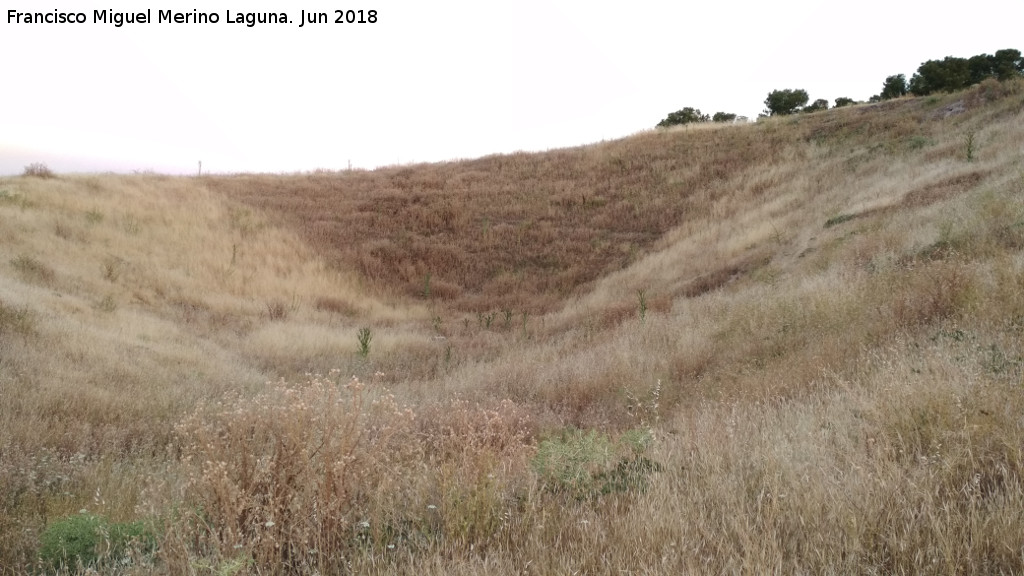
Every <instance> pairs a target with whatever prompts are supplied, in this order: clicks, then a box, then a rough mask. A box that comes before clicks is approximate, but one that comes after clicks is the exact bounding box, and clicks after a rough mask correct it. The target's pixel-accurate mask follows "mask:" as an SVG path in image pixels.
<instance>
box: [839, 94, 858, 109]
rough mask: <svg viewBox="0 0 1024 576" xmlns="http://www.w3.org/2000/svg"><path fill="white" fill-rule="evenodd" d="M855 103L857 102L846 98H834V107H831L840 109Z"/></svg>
mask: <svg viewBox="0 0 1024 576" xmlns="http://www.w3.org/2000/svg"><path fill="white" fill-rule="evenodd" d="M856 103H857V101H856V100H854V99H853V98H847V97H846V96H840V97H839V98H836V105H835V106H833V108H842V107H843V106H850V105H851V104H856Z"/></svg>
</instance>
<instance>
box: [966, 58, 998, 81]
mask: <svg viewBox="0 0 1024 576" xmlns="http://www.w3.org/2000/svg"><path fill="white" fill-rule="evenodd" d="M994 64H995V57H994V56H992V55H991V54H978V55H977V56H971V57H970V58H968V59H967V74H968V77H969V80H968V81H967V85H968V86H970V85H972V84H978V83H980V82H981V81H982V80H984V79H986V78H991V77H993V76H995V73H994V72H993V65H994Z"/></svg>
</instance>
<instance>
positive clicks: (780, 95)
mask: <svg viewBox="0 0 1024 576" xmlns="http://www.w3.org/2000/svg"><path fill="white" fill-rule="evenodd" d="M809 99H810V96H808V95H807V91H806V90H799V89H798V90H791V89H788V88H787V89H785V90H773V91H771V92H769V93H768V98H765V101H764V105H765V106H766V108H765V113H767V114H768V115H769V116H786V115H787V114H793V113H794V112H799V111H800V107H801V106H804V105H806V104H807V101H808V100H809Z"/></svg>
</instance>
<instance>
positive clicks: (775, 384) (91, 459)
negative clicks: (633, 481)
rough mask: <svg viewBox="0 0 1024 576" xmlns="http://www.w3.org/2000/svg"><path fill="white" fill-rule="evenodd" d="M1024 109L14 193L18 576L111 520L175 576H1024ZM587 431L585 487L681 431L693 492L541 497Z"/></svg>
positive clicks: (660, 463)
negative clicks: (349, 574)
mask: <svg viewBox="0 0 1024 576" xmlns="http://www.w3.org/2000/svg"><path fill="white" fill-rule="evenodd" d="M1022 98H1024V88H1022V86H1021V84H1020V83H1017V84H1006V85H1002V86H998V85H995V86H993V85H991V84H986V85H984V86H981V87H977V88H975V89H973V90H972V91H970V92H968V93H965V94H957V95H950V96H947V97H939V98H930V99H904V100H899V101H892V102H887V103H884V104H879V105H872V106H858V107H851V108H845V109H840V110H834V111H829V112H826V113H819V114H813V115H805V116H798V117H791V118H782V119H771V120H768V121H765V122H761V123H758V124H756V125H749V126H726V127H701V128H696V129H683V130H675V131H668V132H654V133H645V134H640V135H637V136H634V137H631V138H627V139H623V140H619V141H614V142H608V143H603V144H600V145H594V146H588V147H581V148H577V149H571V150H560V151H552V152H549V153H545V154H537V155H527V154H513V155H507V156H495V157H489V158H483V159H479V160H473V161H466V162H457V163H448V164H439V165H424V166H413V167H402V168H392V169H382V170H377V171H373V172H354V173H338V174H312V175H302V176H234V177H214V178H204V179H203V180H201V181H196V180H193V179H183V178H164V177H158V176H134V177H127V176H124V177H119V176H80V177H62V178H59V179H56V180H46V181H43V180H36V179H26V178H16V179H8V180H4V181H0V245H2V246H3V247H4V254H5V255H9V256H7V257H6V258H5V259H4V261H3V262H0V391H2V392H0V394H2V398H0V400H2V401H0V494H3V495H4V496H3V498H4V500H3V501H2V502H0V505H2V506H3V508H4V510H3V514H0V541H2V542H3V544H0V566H5V567H6V566H25V565H27V563H30V562H32V561H33V558H34V556H35V550H36V548H37V546H38V535H39V531H40V530H41V529H42V527H43V526H45V524H46V523H47V522H49V521H52V520H54V519H57V518H60V517H61V516H63V515H65V514H70V513H74V512H76V511H77V510H79V509H81V508H83V507H85V508H88V509H90V510H92V511H94V512H97V513H101V514H105V515H107V516H109V517H111V518H113V519H116V520H128V519H133V518H138V517H144V518H159V519H161V520H160V522H161V526H162V528H161V530H162V532H161V534H162V536H161V544H162V546H161V549H160V550H161V552H160V555H159V558H158V560H157V567H163V569H165V570H167V571H171V572H181V571H183V570H189V569H190V570H192V571H198V572H202V570H203V568H202V567H203V566H207V567H209V570H211V571H215V568H216V569H222V570H226V569H227V568H229V567H230V566H232V565H233V564H232V563H233V562H236V561H238V562H241V561H240V560H239V559H240V558H244V557H246V556H249V557H251V558H253V559H254V562H252V563H250V564H248V566H249V568H248V569H249V570H253V571H256V570H262V571H266V570H267V569H268V568H279V567H280V566H281V565H282V563H283V562H284V563H289V564H290V565H291V566H293V567H295V569H296V570H300V571H301V570H309V569H310V567H312V566H319V567H320V568H321V569H323V570H327V571H336V570H337V569H339V567H340V566H341V565H340V564H338V562H340V560H339V559H338V555H339V554H342V553H343V554H345V555H346V557H347V558H348V561H350V562H355V565H354V567H353V569H355V570H357V571H372V570H385V571H386V570H389V569H391V570H393V569H395V568H396V566H397V567H398V568H401V569H404V570H405V569H407V570H412V569H413V567H417V569H419V570H421V571H423V570H425V571H427V572H436V573H453V572H455V573H481V572H486V571H490V572H495V573H508V572H510V571H515V570H524V571H526V572H534V573H551V572H563V571H565V572H569V571H583V572H586V573H613V572H617V570H618V569H619V568H624V569H632V570H637V571H647V572H671V573H678V572H679V571H681V570H690V571H702V572H715V573H718V572H721V571H763V570H774V569H778V570H782V571H785V572H794V571H811V572H828V571H834V572H851V571H856V572H864V571H877V572H906V573H909V572H920V571H936V572H948V571H956V572H976V573H990V572H992V571H997V570H999V569H1003V570H1006V571H1013V572H1018V571H1021V570H1022V569H1024V566H1022V564H1021V557H1022V556H1021V554H1022V550H1021V548H1020V542H1021V541H1022V540H1024V529H1022V526H1024V522H1022V520H1024V519H1022V518H1020V511H1021V510H1022V509H1024V508H1022V504H1024V492H1022V487H1021V473H1022V472H1024V457H1022V454H1021V452H1020V446H1021V445H1024V444H1022V441H1024V430H1022V427H1021V422H1020V418H1019V414H1020V413H1021V408H1024V406H1022V404H1024V401H1022V399H1021V398H1020V393H1019V392H1020V386H1021V384H1022V382H1021V374H1022V363H1024V360H1022V354H1024V350H1022V344H1021V334H1022V333H1024V260H1022V256H1021V248H1022V247H1024V224H1022V223H1024V200H1022V195H1024V164H1022V151H1024V100H1022ZM958 100H962V101H963V102H964V104H965V105H966V108H967V111H966V112H965V113H963V114H956V115H949V116H947V114H946V110H947V107H949V106H950V105H951V104H953V103H954V102H956V101H958ZM968 135H971V138H972V144H971V150H970V154H971V156H972V159H971V160H972V161H968V158H967V156H968V148H967V146H968V145H967V137H968ZM428 276H429V287H430V289H429V296H427V294H426V286H427V285H428V280H427V278H428ZM640 292H642V293H643V295H644V300H645V303H646V307H647V310H646V314H645V318H644V320H643V321H641V320H640V319H639V318H638V308H639V306H640V302H639V293H640ZM506 311H507V313H506ZM492 314H493V316H492ZM362 326H370V327H372V329H373V331H374V339H373V341H372V344H371V353H370V355H369V356H368V357H367V358H362V357H360V356H358V355H357V354H356V353H355V349H356V342H355V333H356V330H357V328H359V327H362ZM441 336H443V339H441V338H439V337H441ZM332 368H340V369H341V371H342V372H341V373H342V374H345V375H346V376H347V375H349V374H356V375H358V376H359V378H360V379H361V380H362V382H363V384H360V385H358V386H356V385H349V386H347V387H338V386H331V385H325V384H323V383H322V382H320V381H306V379H305V377H304V376H303V374H304V373H305V372H306V371H311V372H319V373H323V374H327V373H328V371H329V370H330V369H332ZM278 376H283V377H285V378H286V380H287V382H290V383H291V384H282V385H279V386H271V385H264V384H263V382H265V381H267V380H270V379H274V378H276V377H278ZM331 378H332V379H333V380H334V381H338V380H340V381H342V382H344V381H347V377H346V378H340V376H339V375H338V374H335V375H333V376H331ZM659 383H660V384H659ZM282 386H283V387H284V388H282ZM289 386H290V388H291V391H290V392H289V391H288V387H289ZM332 390H333V391H332ZM256 393H259V394H262V395H260V396H257V397H256V398H255V399H254V398H253V394H256ZM332 394H334V395H336V394H341V395H342V396H343V397H346V398H349V397H352V396H355V397H358V398H360V401H359V402H358V403H353V402H342V403H337V402H332V403H328V404H325V403H324V401H325V400H328V399H331V398H333V397H332ZM374 399H375V400H376V403H373V404H371V403H370V401H371V400H374ZM364 400H365V403H364ZM318 406H338V407H339V408H337V409H335V408H325V409H323V410H322V411H321V409H319V408H317V407H318ZM364 414H370V415H372V418H369V419H362V416H361V415H364ZM357 415H359V418H360V419H357V418H356V416H357ZM567 426H573V427H578V428H582V429H592V430H597V431H600V432H601V433H603V434H606V435H607V437H608V439H609V440H610V441H611V443H610V444H609V445H608V446H606V449H607V451H610V453H612V454H614V455H615V456H614V457H613V458H611V460H609V461H608V462H604V461H603V460H602V459H601V457H599V456H598V455H597V453H598V452H600V451H597V452H594V453H588V454H590V456H589V457H588V458H585V459H584V460H585V461H584V462H583V463H577V464H574V465H573V466H576V467H577V468H580V469H581V470H582V471H583V472H585V474H584V476H585V477H587V478H596V477H599V476H600V474H601V473H602V471H603V472H604V473H605V476H603V477H608V476H607V475H608V474H612V472H610V471H613V470H615V465H616V462H619V463H622V462H630V461H631V460H629V456H628V455H629V454H631V453H632V452H631V451H630V449H628V448H627V447H625V444H623V443H621V442H619V443H616V442H614V441H613V440H614V439H615V438H617V437H618V434H620V433H622V432H627V435H628V434H629V433H631V432H628V431H631V430H632V431H636V430H638V429H647V428H651V429H652V430H653V431H654V439H655V440H654V442H653V444H652V445H650V446H649V447H648V448H646V450H645V451H644V452H643V455H644V457H645V458H648V459H649V460H650V461H651V462H656V463H657V468H658V469H660V472H657V473H650V474H649V475H647V476H648V479H649V481H650V485H649V486H648V488H647V490H646V491H640V490H639V489H627V490H626V491H625V492H623V493H616V494H612V495H608V496H603V497H598V498H596V499H589V498H585V499H583V500H578V499H576V498H574V497H572V495H571V492H572V491H571V490H569V492H568V493H567V492H566V490H565V486H564V484H563V481H564V477H562V478H561V480H559V478H558V477H557V476H558V475H557V474H556V475H555V476H556V477H552V476H551V474H549V473H545V472H544V471H543V470H542V469H541V468H538V467H537V466H536V464H537V462H538V460H537V457H536V456H535V454H536V453H537V451H538V449H540V450H542V451H543V449H544V447H545V446H547V447H548V448H550V447H551V446H557V445H559V444H558V443H557V442H555V443H551V441H550V440H549V441H548V443H547V444H545V443H544V442H543V441H544V439H550V438H557V437H558V435H559V434H562V435H563V436H562V438H563V444H562V445H563V446H574V445H573V444H572V438H574V436H573V435H572V433H565V432H564V430H565V429H566V427H567ZM256 428H266V429H267V430H269V432H268V434H267V435H265V436H262V435H256V436H253V434H252V432H251V430H254V429H256ZM356 430H364V433H363V434H361V435H359V434H355V431H356ZM346 431H347V432H346ZM343 432H345V433H343ZM565 434H568V436H566V435H565ZM552 435H554V436H552ZM353 438H355V440H352V439H353ZM169 446H170V447H173V450H172V451H168V450H167V448H168V447H169ZM317 446H328V448H331V447H333V448H332V449H323V448H317ZM575 446H576V448H578V449H579V450H581V451H583V452H586V451H585V450H583V449H582V448H580V446H579V445H575ZM332 450H333V451H332ZM246 455H252V457H253V458H257V460H254V461H249V460H246V459H245V458H246V457H247V456H246ZM260 455H263V456H262V457H261V456H260ZM339 455H344V458H342V457H341V456H339ZM260 458H262V459H260ZM531 461H532V462H533V463H534V466H532V467H531V465H530V462H531ZM204 462H205V464H203V463H204ZM211 462H213V463H218V462H221V463H223V466H224V467H225V468H224V469H225V470H226V471H225V472H224V473H220V472H217V470H216V469H214V468H216V467H214V468H209V466H210V465H211V464H210V463H211ZM254 470H255V471H254ZM273 478H277V480H273ZM283 478H288V480H287V481H283V480H282V479H283ZM282 482H283V483H282ZM552 485H554V486H562V488H563V489H562V490H552V489H551V487H552ZM634 488H636V487H634ZM180 503H185V504H186V507H192V508H190V509H196V507H199V506H201V507H202V509H203V510H206V513H205V515H204V516H203V519H204V521H206V522H208V523H209V525H212V526H213V529H212V531H209V530H206V529H203V530H200V529H199V528H197V525H196V524H195V523H194V522H193V521H191V520H189V518H188V517H186V518H185V519H181V518H178V517H174V518H170V517H168V516H167V512H168V511H169V510H170V509H172V508H176V507H178V506H179V505H180ZM428 505H429V506H436V508H427V506H428ZM314 510H315V511H317V512H315V513H314V512H312V511H314ZM331 514H334V516H332V515H331ZM186 516H187V515H186ZM363 519H366V520H367V521H369V522H370V525H371V526H372V527H373V528H372V529H369V533H370V534H360V533H359V532H358V531H359V525H358V524H357V522H358V521H362V520H363ZM267 520H273V525H272V526H265V523H266V521H267ZM261 526H262V527H263V528H260V527H261ZM270 528H273V530H270ZM428 536H429V537H428ZM389 545H393V546H395V548H388V546H389ZM239 550H241V551H242V552H238V551H239ZM282 550H286V551H287V553H285V552H282ZM332 550H333V551H334V552H333V553H332V552H331V551H332ZM395 550H397V551H398V552H395ZM282 554H284V555H283V556H282ZM239 565H242V564H241V563H240V564H239ZM303 567H304V568H303ZM13 570H18V569H17V568H14V569H13Z"/></svg>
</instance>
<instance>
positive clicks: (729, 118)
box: [711, 112, 736, 122]
mask: <svg viewBox="0 0 1024 576" xmlns="http://www.w3.org/2000/svg"><path fill="white" fill-rule="evenodd" d="M711 121H712V122H735V121H736V115H735V114H730V113H729V112H715V115H714V116H712V117H711Z"/></svg>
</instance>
